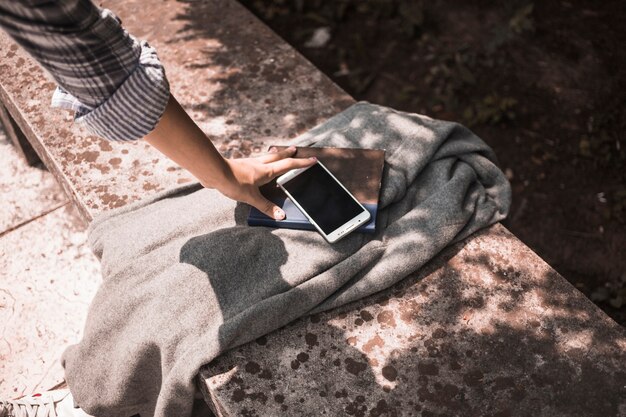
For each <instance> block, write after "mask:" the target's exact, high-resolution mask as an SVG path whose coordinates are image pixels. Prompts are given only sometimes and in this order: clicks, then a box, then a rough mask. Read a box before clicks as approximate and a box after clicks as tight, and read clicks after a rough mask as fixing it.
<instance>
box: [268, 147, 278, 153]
mask: <svg viewBox="0 0 626 417" xmlns="http://www.w3.org/2000/svg"><path fill="white" fill-rule="evenodd" d="M270 152H271V153H276V152H278V149H277V148H276V147H275V146H272V147H271V148H270Z"/></svg>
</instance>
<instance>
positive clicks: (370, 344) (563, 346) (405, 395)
mask: <svg viewBox="0 0 626 417" xmlns="http://www.w3.org/2000/svg"><path fill="white" fill-rule="evenodd" d="M625 360H626V334H625V332H624V331H623V329H621V328H620V327H619V326H618V325H617V324H616V323H614V322H613V321H612V320H610V319H609V318H608V317H607V316H606V315H604V313H602V312H601V311H600V310H599V309H597V308H596V307H595V306H594V305H593V304H592V303H590V302H589V301H588V300H587V299H586V298H584V296H583V295H582V294H581V293H579V292H578V291H577V290H575V289H574V288H573V287H571V286H570V285H569V284H568V283H567V282H566V281H565V280H564V279H563V278H562V277H560V276H558V275H557V274H555V273H554V272H553V271H552V270H551V269H550V268H549V267H548V266H547V265H545V264H543V263H542V261H541V260H540V259H539V258H538V257H536V255H534V254H532V252H530V251H529V250H528V249H526V248H524V247H523V245H521V243H520V242H519V241H518V240H517V239H515V238H514V237H513V236H512V235H510V234H508V233H507V232H506V231H505V230H504V229H503V228H502V227H501V226H496V227H493V228H491V229H489V230H488V231H485V232H480V233H479V234H478V235H476V236H475V237H472V238H470V239H468V241H467V242H463V243H461V244H458V245H455V246H454V247H451V248H449V249H446V250H445V251H444V252H443V253H442V254H441V255H439V256H438V257H437V258H436V259H435V260H433V261H432V262H431V263H429V265H428V266H426V267H425V268H424V269H423V270H422V271H421V272H420V273H419V274H414V275H411V276H410V277H408V278H407V279H405V280H404V281H403V282H401V283H399V284H398V285H396V286H394V287H392V288H390V289H387V290H385V291H383V292H382V293H379V294H376V295H374V296H371V297H368V298H366V299H364V300H361V301H358V302H356V303H353V304H350V305H347V306H344V307H342V308H339V309H336V310H333V311H331V312H326V313H321V314H316V315H313V316H310V317H308V318H302V319H300V320H298V321H297V322H296V323H293V324H290V325H288V326H286V327H285V328H283V329H281V330H279V331H277V332H274V333H272V334H270V335H268V336H265V337H263V338H261V339H259V340H257V341H256V343H251V344H249V345H246V346H243V347H240V348H238V349H236V350H234V351H233V352H230V353H227V354H225V355H223V356H222V357H220V358H218V359H217V360H216V361H215V362H214V363H213V364H211V365H210V366H209V367H208V368H207V372H208V374H209V375H213V377H212V378H211V383H212V385H210V386H209V388H210V389H212V393H213V394H214V395H216V398H217V399H218V401H223V403H224V405H225V406H226V407H228V408H229V409H230V410H231V411H233V412H235V413H240V414H242V415H243V414H244V412H246V410H247V412H248V413H249V414H248V415H278V414H280V415H298V416H304V415H310V416H313V415H330V416H334V415H344V414H347V415H355V416H378V415H387V416H410V415H416V416H417V415H422V416H436V415H464V416H484V415H490V416H526V415H543V416H571V415H585V416H619V415H623V413H624V411H625V410H626V408H625V407H626V402H625V401H624V398H626V397H625V396H624V393H625V391H624V390H625V389H626V388H625V387H624V385H625V383H626V371H625V370H624V369H623V366H622V364H623V363H624V361H625Z"/></svg>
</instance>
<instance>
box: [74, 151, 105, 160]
mask: <svg viewBox="0 0 626 417" xmlns="http://www.w3.org/2000/svg"><path fill="white" fill-rule="evenodd" d="M98 155H100V153H99V152H96V151H84V152H81V153H78V154H76V159H77V160H78V161H85V162H96V160H97V159H98Z"/></svg>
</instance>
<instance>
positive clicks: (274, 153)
mask: <svg viewBox="0 0 626 417" xmlns="http://www.w3.org/2000/svg"><path fill="white" fill-rule="evenodd" d="M295 153H296V147H295V146H290V147H288V148H287V149H283V150H282V151H278V149H276V148H274V147H273V146H272V147H271V148H270V153H268V154H267V155H263V156H260V157H259V160H260V161H261V162H263V163H265V164H267V163H269V162H276V161H279V160H281V159H285V158H289V157H290V156H293V155H294V154H295Z"/></svg>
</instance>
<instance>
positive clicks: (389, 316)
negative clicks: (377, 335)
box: [376, 310, 396, 328]
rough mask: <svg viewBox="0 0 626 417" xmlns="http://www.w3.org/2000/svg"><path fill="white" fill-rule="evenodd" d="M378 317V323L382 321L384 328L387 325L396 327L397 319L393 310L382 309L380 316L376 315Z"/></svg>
mask: <svg viewBox="0 0 626 417" xmlns="http://www.w3.org/2000/svg"><path fill="white" fill-rule="evenodd" d="M376 319H377V320H378V323H380V324H381V326H382V327H383V328H384V327H387V326H388V327H396V319H395V317H394V315H393V312H392V311H391V310H383V311H381V312H380V313H378V316H377V317H376Z"/></svg>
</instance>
